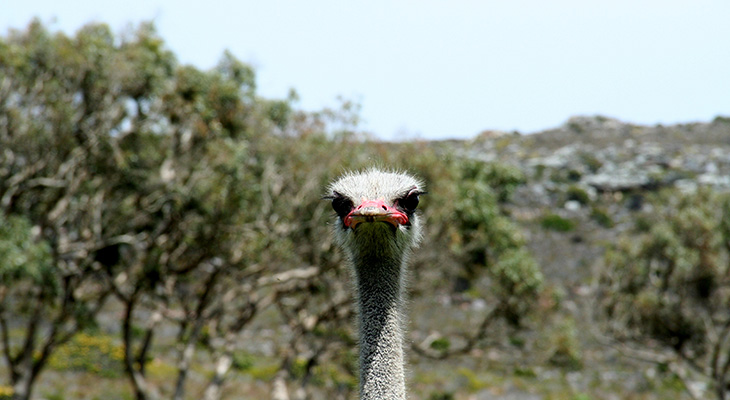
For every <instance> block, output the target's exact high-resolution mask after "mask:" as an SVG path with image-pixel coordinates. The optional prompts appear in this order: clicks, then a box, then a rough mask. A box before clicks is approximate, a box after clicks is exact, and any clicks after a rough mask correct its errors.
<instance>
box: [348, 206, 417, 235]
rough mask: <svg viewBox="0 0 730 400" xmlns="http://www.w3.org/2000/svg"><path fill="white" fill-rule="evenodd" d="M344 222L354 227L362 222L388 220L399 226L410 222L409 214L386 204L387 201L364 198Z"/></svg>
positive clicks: (349, 226)
mask: <svg viewBox="0 0 730 400" xmlns="http://www.w3.org/2000/svg"><path fill="white" fill-rule="evenodd" d="M343 222H344V224H345V226H346V227H348V228H352V229H355V227H356V226H357V225H359V224H360V223H362V222H387V223H389V224H391V225H393V226H395V227H398V225H405V224H407V223H408V216H407V215H406V214H404V213H402V212H401V211H398V210H396V209H395V208H393V207H391V206H389V205H387V204H385V201H383V200H381V199H378V200H363V202H362V203H360V205H359V206H357V207H355V209H354V210H352V211H351V212H350V213H349V214H347V216H345V218H344V219H343Z"/></svg>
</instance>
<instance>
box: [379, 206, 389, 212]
mask: <svg viewBox="0 0 730 400" xmlns="http://www.w3.org/2000/svg"><path fill="white" fill-rule="evenodd" d="M380 208H382V209H383V210H385V211H388V207H386V206H380Z"/></svg>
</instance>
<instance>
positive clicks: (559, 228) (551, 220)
mask: <svg viewBox="0 0 730 400" xmlns="http://www.w3.org/2000/svg"><path fill="white" fill-rule="evenodd" d="M540 225H541V226H542V227H543V228H545V229H547V230H551V231H556V232H570V231H572V230H574V229H575V222H574V221H572V220H570V219H567V218H563V217H561V216H560V215H557V214H548V215H546V216H544V217H542V220H540Z"/></svg>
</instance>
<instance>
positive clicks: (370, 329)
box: [354, 254, 406, 400]
mask: <svg viewBox="0 0 730 400" xmlns="http://www.w3.org/2000/svg"><path fill="white" fill-rule="evenodd" d="M356 259H357V260H359V261H357V262H355V263H354V267H355V275H356V279H357V291H358V293H357V298H358V306H359V328H360V399H361V400H375V399H378V400H405V398H406V394H405V391H406V390H405V372H404V359H403V331H402V326H401V324H402V322H401V308H402V303H403V291H404V286H405V285H404V277H403V275H404V268H405V259H404V257H387V256H383V255H382V254H380V255H374V254H364V255H363V254H361V255H360V257H358V258H356Z"/></svg>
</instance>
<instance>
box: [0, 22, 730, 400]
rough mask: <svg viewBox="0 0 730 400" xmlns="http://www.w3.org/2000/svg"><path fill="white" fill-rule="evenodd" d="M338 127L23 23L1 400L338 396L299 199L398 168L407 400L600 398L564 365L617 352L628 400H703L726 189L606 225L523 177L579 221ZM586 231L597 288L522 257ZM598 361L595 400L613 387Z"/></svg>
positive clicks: (726, 254) (344, 335)
mask: <svg viewBox="0 0 730 400" xmlns="http://www.w3.org/2000/svg"><path fill="white" fill-rule="evenodd" d="M358 121H359V116H358V106H357V105H356V104H353V103H350V102H348V101H344V100H342V101H341V102H340V104H339V106H338V107H336V108H334V109H324V110H321V111H318V112H303V111H301V110H298V109H297V94H296V93H295V92H294V91H292V92H291V94H290V95H289V96H288V98H286V99H266V98H262V97H261V96H260V95H259V94H258V92H257V90H256V76H255V71H254V70H253V69H252V68H251V67H250V66H248V65H246V64H245V63H243V62H241V61H240V60H238V59H237V58H236V57H235V56H234V55H233V54H230V53H225V54H223V55H222V56H221V59H220V62H219V63H218V65H217V66H216V67H215V68H213V69H211V70H200V69H198V68H196V67H193V66H189V65H181V64H180V63H179V62H178V61H177V60H176V58H175V55H174V54H172V53H171V52H170V51H169V50H168V49H167V48H166V47H165V43H164V41H163V40H162V39H161V38H160V37H159V36H158V35H157V34H156V32H155V30H154V27H153V26H151V25H147V24H143V25H141V26H139V27H137V28H136V29H134V30H131V31H129V32H127V33H125V34H121V35H119V34H114V33H113V32H111V31H110V30H109V28H108V27H107V26H105V25H103V24H92V25H88V26H86V27H84V28H83V29H81V30H80V31H79V32H77V33H76V34H74V35H72V36H69V35H66V34H64V33H55V32H51V31H49V30H48V29H47V28H46V27H44V26H43V25H42V24H41V23H39V22H32V23H31V24H30V25H29V26H28V27H27V28H26V29H23V30H19V31H11V32H9V33H8V34H7V35H6V36H5V37H0V350H1V351H2V352H1V353H0V355H1V357H2V360H3V362H2V365H0V374H3V375H2V376H0V398H15V399H28V398H31V397H33V398H35V397H38V396H42V397H44V398H59V399H62V398H77V397H82V396H83V397H87V398H88V397H91V396H94V397H96V398H112V399H130V398H136V399H159V398H172V399H190V398H205V399H219V398H240V397H241V394H240V393H237V392H235V391H233V390H232V389H230V388H231V387H235V388H236V389H238V390H240V389H241V388H245V389H246V390H247V391H246V392H245V393H247V395H248V396H250V397H251V398H270V397H274V395H273V393H274V392H276V391H277V390H280V389H281V388H289V390H291V391H296V390H301V391H300V393H305V394H306V395H307V396H309V397H308V398H348V397H352V395H353V394H354V393H355V388H356V387H357V384H356V379H357V377H356V371H357V368H356V365H355V364H356V362H357V361H356V360H357V353H356V349H355V336H354V332H353V329H352V328H353V326H352V325H353V324H352V321H353V318H352V316H353V313H354V310H353V307H352V293H351V290H350V289H351V284H350V273H349V271H347V269H346V268H345V267H344V262H343V261H344V260H343V258H342V255H341V254H340V252H339V251H337V249H336V248H335V246H334V244H333V241H332V238H331V235H330V232H329V229H330V223H331V220H332V218H333V212H332V211H331V207H330V205H329V204H328V203H327V202H326V201H323V200H322V196H323V195H325V193H324V188H325V187H326V185H327V183H328V182H330V181H331V180H332V179H334V178H336V177H337V176H339V175H340V174H342V173H343V172H344V171H347V170H350V169H362V168H368V167H371V166H381V167H386V168H392V169H398V170H407V171H410V172H412V173H414V174H416V175H418V176H420V177H422V178H423V179H424V181H425V182H426V189H427V190H428V192H429V193H428V195H427V196H424V198H423V199H422V201H421V205H420V206H419V208H420V212H421V213H422V214H423V217H424V219H425V221H426V223H425V233H424V238H423V242H422V245H421V248H420V249H419V251H418V252H417V253H416V254H415V255H414V259H413V260H412V263H411V264H412V270H411V277H410V292H411V293H410V296H409V297H410V298H411V304H410V307H409V308H410V314H411V322H410V328H409V337H408V338H409V342H410V343H411V349H410V351H409V355H410V356H409V362H410V363H411V364H413V365H414V368H413V369H414V371H416V372H414V373H413V374H412V375H413V376H412V378H413V379H412V382H413V383H412V390H413V392H414V396H413V397H414V398H432V399H453V398H462V397H459V395H461V394H463V392H467V393H470V394H472V393H475V392H479V391H484V390H489V388H491V387H495V388H500V389H495V391H494V392H493V393H491V394H494V395H498V394H499V393H497V392H499V390H502V388H504V387H508V388H516V389H521V390H522V389H524V390H525V391H528V390H527V389H525V388H531V390H529V392H531V393H537V394H538V395H540V396H544V398H549V399H588V398H593V397H592V395H595V394H596V393H598V394H602V393H604V392H605V393H609V392H607V390H608V391H611V390H613V391H615V393H613V392H611V393H613V394H616V393H618V394H617V395H616V396H618V397H620V398H622V396H624V397H625V395H626V393H624V392H622V391H621V388H620V387H618V388H614V387H610V388H607V387H606V386H605V384H603V383H602V381H601V379H599V378H597V377H598V376H600V375H601V374H602V373H603V372H605V371H600V370H598V369H595V370H591V372H590V375H591V377H589V378H588V379H591V380H592V381H591V382H594V381H595V382H596V383H591V384H586V385H578V384H576V383H575V382H576V379H575V374H576V373H577V372H578V371H582V370H584V369H586V368H592V367H594V366H593V365H591V360H588V357H593V358H592V360H596V359H599V357H596V356H595V353H596V352H602V351H604V350H606V352H608V351H609V349H614V348H616V347H619V348H621V351H622V352H629V350H628V349H629V348H631V349H636V350H637V351H638V352H635V353H632V354H634V357H635V358H642V360H643V361H642V362H648V363H649V364H650V365H651V367H650V368H647V371H652V374H655V375H657V376H653V377H649V376H647V377H645V378H644V379H645V381H646V382H648V383H647V384H646V385H644V386H646V388H645V389H644V390H645V392H646V393H650V394H648V395H647V394H646V393H641V394H633V393H632V394H631V396H632V397H631V398H636V399H649V398H651V399H655V398H663V397H664V398H666V397H677V396H680V394H681V393H687V394H688V395H689V396H690V397H693V396H694V397H697V396H696V395H695V393H696V392H697V391H696V390H694V389H693V388H691V387H690V385H689V384H688V382H690V381H692V382H697V381H701V382H703V383H706V385H707V390H705V391H704V392H702V393H705V394H708V395H710V394H714V395H716V397H717V398H718V399H725V398H726V396H727V395H728V392H727V390H726V388H727V387H728V383H729V382H730V341H729V340H728V337H730V292H729V291H728V290H729V288H730V269H729V268H730V201H729V200H728V198H727V195H726V194H725V195H723V194H720V193H715V192H712V191H709V190H708V191H701V192H699V193H696V194H681V193H679V192H678V191H677V190H673V189H666V190H661V191H655V192H654V193H652V194H651V196H648V200H647V204H649V205H650V206H651V207H647V208H646V209H644V208H642V207H634V208H635V209H631V211H630V213H631V214H629V215H627V213H628V212H629V211H626V212H624V211H621V212H617V211H616V210H624V209H627V207H626V206H623V205H621V198H622V196H623V194H622V193H604V194H599V195H595V196H594V194H595V193H592V192H591V193H590V194H589V193H588V192H587V191H586V190H585V187H584V186H580V185H578V184H577V183H576V182H578V181H579V180H580V178H581V172H580V170H578V169H576V170H573V169H559V170H551V171H548V170H547V169H548V167H546V166H544V165H538V166H536V167H535V169H534V170H533V171H532V172H533V174H534V177H533V178H534V179H540V176H542V175H546V176H547V175H548V174H550V176H551V177H552V181H553V182H552V183H553V184H552V185H551V186H550V187H549V188H550V189H549V190H544V191H543V193H545V196H546V197H549V196H552V197H553V198H554V200H555V202H557V203H559V204H558V205H557V206H555V207H560V208H563V204H565V202H566V201H570V202H571V204H572V206H573V208H574V209H577V210H578V211H576V212H572V213H571V212H569V211H568V210H567V209H564V208H563V209H560V210H558V209H553V208H551V207H547V206H545V205H544V204H545V203H544V202H541V201H539V202H535V204H539V205H540V206H538V207H537V209H533V208H532V203H530V201H529V199H525V198H521V199H516V198H515V197H517V196H515V193H517V192H518V190H519V189H520V188H521V187H524V185H525V184H526V183H529V182H528V179H529V178H528V177H527V176H526V174H524V173H523V171H524V170H521V169H519V168H516V167H514V166H509V165H503V164H499V163H493V162H483V161H479V160H476V159H471V158H469V157H467V156H465V155H464V154H465V153H463V152H461V153H459V152H456V151H455V149H454V148H453V147H450V146H448V145H446V144H443V143H428V142H410V143H387V142H379V141H375V140H372V139H371V138H370V137H369V136H368V135H367V134H365V133H363V132H361V131H360V130H359V128H358ZM575 126H578V125H575ZM575 126H574V127H573V129H574V130H575V129H577V128H575ZM578 128H581V127H580V126H578ZM581 129H583V128H581ZM589 133H590V132H581V135H583V136H588V134H589ZM511 139H512V138H510V137H502V138H498V139H497V140H498V143H504V144H505V145H506V144H509V141H510V140H511ZM536 140H537V139H536ZM583 162H584V163H585V165H586V166H587V168H588V169H589V170H597V169H599V168H600V167H601V166H600V162H598V161H597V160H596V159H591V158H590V157H587V156H586V157H585V160H583ZM527 175H529V174H527ZM550 191H552V192H550ZM635 196H638V197H641V198H642V199H643V197H642V196H643V194H640V193H637V194H635ZM518 200H521V203H522V204H523V206H524V204H528V207H527V208H528V210H527V211H525V210H524V209H522V210H519V206H518V205H517V203H519V201H518ZM621 207H623V208H621ZM581 210H585V212H584V216H583V217H581V214H580V211H581ZM514 211H520V212H515V213H514V214H513V212H514ZM629 222H630V223H629ZM627 226H630V227H631V228H627ZM591 229H593V230H595V231H597V232H599V234H600V235H603V236H601V237H602V240H604V241H605V245H606V246H605V247H606V248H607V249H608V251H607V252H606V255H605V256H604V255H603V254H601V256H600V257H595V256H592V258H591V260H590V262H591V263H592V264H590V265H589V266H590V267H593V266H594V264H595V265H598V266H600V267H601V268H596V271H593V270H591V269H590V268H582V267H584V265H583V264H581V265H579V267H581V269H580V270H579V271H578V270H575V269H574V270H567V269H568V268H569V267H568V262H567V259H568V258H570V257H571V256H573V255H572V254H564V253H561V252H560V250H563V249H557V250H556V251H555V254H558V256H555V258H558V260H557V264H559V265H560V267H561V271H562V270H563V269H566V270H567V271H564V272H563V274H564V275H562V276H567V275H575V279H574V281H575V282H578V283H579V284H580V285H582V286H580V287H578V288H576V287H567V285H565V286H561V284H560V283H559V282H558V283H556V282H555V279H556V278H553V277H550V276H548V274H546V273H545V272H543V268H542V266H541V262H540V258H539V257H537V254H532V253H531V252H530V251H529V250H528V248H539V246H533V247H530V246H529V244H530V243H531V242H537V241H543V240H544V241H545V243H548V244H547V245H546V246H547V247H550V246H552V245H554V244H555V243H557V241H558V240H563V239H564V241H565V242H569V243H572V244H576V243H582V242H583V241H584V240H586V239H585V238H586V237H589V235H588V233H589V230H591ZM614 232H616V233H615V235H614V236H612V234H613V233H614ZM608 233H611V234H608ZM602 243H604V242H602ZM550 254H553V253H552V252H551V251H545V254H541V255H540V256H542V257H545V258H547V257H549V256H550ZM561 263H563V264H564V265H563V264H561ZM544 265H546V264H543V266H544ZM563 267H564V268H563ZM586 271H588V272H586ZM591 274H593V275H591ZM586 275H590V277H589V278H584V277H585V276H586ZM551 278H552V280H551ZM581 279H584V281H581ZM586 287H590V288H591V289H590V290H588V289H586ZM581 302H583V303H586V304H577V305H576V303H581ZM594 306H595V307H594ZM589 328H590V329H589ZM594 331H600V335H596V336H600V338H601V339H602V340H603V341H602V342H601V344H597V341H596V340H595V338H594V337H593V336H591V335H593V334H595V332H594ZM586 338H589V339H586ZM588 340H592V341H591V342H590V343H587V341H588ZM605 343H608V344H610V345H611V346H613V347H611V346H606V345H605ZM621 346H625V347H621ZM596 348H599V350H598V351H597V350H596ZM639 353H640V354H641V356H636V354H639ZM611 354H614V353H611ZM646 354H651V357H648V356H646ZM606 358H615V357H614V356H613V355H609V356H606ZM428 362H433V364H427V363H428ZM616 364H618V362H617V363H616ZM616 364H611V365H610V366H609V367H608V369H610V372H611V373H612V374H614V375H611V374H605V375H607V376H608V377H609V378H611V376H618V377H619V378H611V379H613V381H619V380H621V379H622V378H625V377H626V376H627V375H632V374H633V373H634V371H629V373H626V371H622V370H620V368H621V367H620V366H617V365H616ZM422 365H425V367H423V368H421V366H422ZM417 368H418V369H417ZM485 371H488V373H485ZM545 371H549V372H551V371H557V372H556V373H545ZM53 373H73V374H77V376H81V378H79V379H83V377H85V376H92V377H93V378H92V379H93V384H92V385H88V384H87V385H82V389H80V390H82V391H83V390H86V391H92V392H93V394H92V395H89V394H87V393H86V392H81V393H79V392H72V389H71V388H70V386H71V385H68V384H67V382H63V384H61V385H60V388H57V389H49V387H52V386H53V384H52V383H48V382H46V381H44V379H45V378H47V377H48V376H51V375H52V374H53ZM622 373H623V375H621V374H622ZM647 375H648V373H647ZM64 376H66V375H64ZM100 379H101V380H100ZM611 379H608V378H607V380H608V381H611ZM99 382H103V384H99ZM446 382H452V383H449V384H447V383H446ZM505 382H509V383H505ZM591 385H593V386H591ZM107 386H108V388H107ZM262 386H263V389H261V387H262ZM41 391H42V392H41ZM39 392H41V393H40V394H38V393H39ZM654 393H655V394H654ZM606 396H607V397H606V398H612V397H611V394H608V395H606ZM614 397H615V396H614ZM598 398H603V397H600V395H599V396H598Z"/></svg>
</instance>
